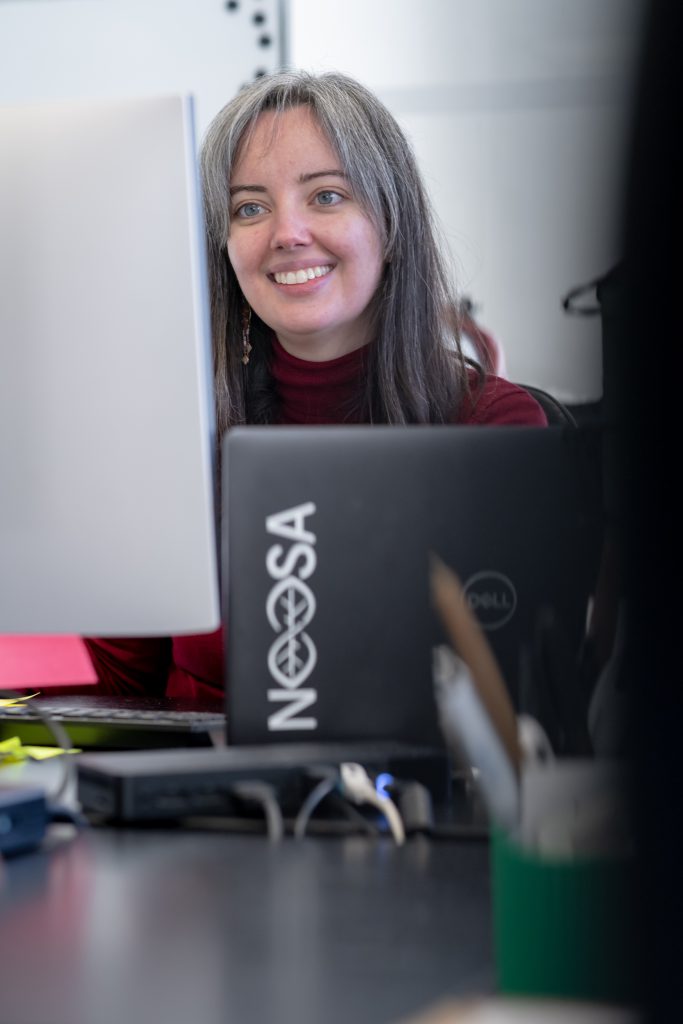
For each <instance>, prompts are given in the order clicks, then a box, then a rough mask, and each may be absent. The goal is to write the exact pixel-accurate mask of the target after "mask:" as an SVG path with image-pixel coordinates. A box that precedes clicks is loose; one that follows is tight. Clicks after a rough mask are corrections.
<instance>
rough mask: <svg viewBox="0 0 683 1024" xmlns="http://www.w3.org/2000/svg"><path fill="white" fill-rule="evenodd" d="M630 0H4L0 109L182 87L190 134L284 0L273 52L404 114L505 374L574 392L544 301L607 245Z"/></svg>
mask: <svg viewBox="0 0 683 1024" xmlns="http://www.w3.org/2000/svg"><path fill="white" fill-rule="evenodd" d="M643 2H644V0H419V2H417V0H241V2H238V5H237V7H236V9H234V10H228V9H227V7H226V4H225V2H224V0H2V2H0V103H13V102H17V101H20V100H33V99H40V100H43V99H49V98H62V97H68V98H71V97H73V96H91V97H99V96H112V95H115V96H121V95H126V96H131V95H136V94H145V95H148V94H150V93H160V92H173V91H182V92H192V93H194V95H195V96H196V98H197V113H198V127H199V132H200V133H201V132H202V131H203V129H204V127H205V126H206V124H208V121H209V120H210V119H211V117H212V116H213V115H214V114H215V113H216V112H217V110H218V109H219V108H220V107H221V106H222V105H223V103H225V102H226V101H227V100H228V99H229V98H230V97H231V96H232V95H233V94H234V92H235V90H236V89H237V88H238V87H239V85H240V84H241V83H242V82H244V81H248V80H250V79H251V78H252V77H253V75H254V74H255V72H256V71H257V70H259V69H263V70H270V69H272V68H274V67H275V66H276V65H277V63H278V59H279V57H280V43H281V35H282V34H281V32H280V24H279V17H278V13H279V11H280V9H281V8H282V10H284V12H285V27H286V32H285V36H286V38H287V39H288V44H289V45H288V50H289V54H288V56H289V60H290V62H291V63H293V64H296V65H300V66H303V67H308V68H315V69H322V68H337V69H339V70H342V71H346V72H347V73H349V74H351V75H354V76H356V77H357V78H359V79H361V81H363V82H365V83H366V84H367V85H369V86H370V87H371V88H373V89H375V90H376V91H377V92H378V93H379V95H380V96H381V97H382V98H383V99H384V101H385V102H386V103H387V104H388V106H389V107H390V109H391V110H392V111H393V112H394V113H395V115H396V116H397V118H398V119H399V121H400V122H401V123H402V124H403V126H404V127H405V129H406V131H407V132H408V134H409V136H410V138H411V139H412V141H413V143H414V145H415V148H416V151H417V154H418V158H419V161H420V163H421V166H422V168H423V171H424V174H425V177H426V180H427V183H428V187H429V189H430V192H431V194H432V197H433V200H434V205H435V208H436V211H437V213H438V215H439V217H440V219H441V221H442V223H443V227H444V232H445V235H446V238H447V241H448V243H449V245H450V249H451V252H452V255H453V263H454V268H455V273H456V276H457V280H458V283H459V286H460V290H461V292H464V293H466V294H468V295H470V296H471V297H472V298H473V300H474V301H475V303H476V305H477V306H478V315H479V317H480V319H481V321H482V323H483V324H484V325H486V326H488V327H489V328H490V329H492V330H493V331H494V333H495V334H496V335H497V336H498V338H499V339H500V341H501V342H502V343H503V345H504V348H505V353H506V360H507V368H508V374H509V376H510V377H512V378H513V379H516V380H519V381H525V382H527V383H530V384H537V385H540V386H542V387H546V388H547V389H548V390H550V391H552V392H554V393H555V394H557V395H559V396H560V397H563V398H568V399H571V400H589V399H592V398H595V397H598V396H599V394H600V392H601V372H600V371H601V354H600V324H599V321H598V320H596V319H578V318H571V317H568V316H566V315H565V314H563V312H562V310H561V305H560V304H561V299H562V297H563V295H564V294H565V293H566V292H567V291H568V290H569V288H571V287H572V286H573V285H575V284H579V283H582V282H583V281H586V280H588V279H590V278H592V277H593V276H595V275H598V274H600V273H602V272H604V271H606V270H608V269H609V268H610V267H611V266H612V264H613V263H614V262H615V261H616V259H617V257H618V242H617V239H616V236H615V222H616V220H617V217H618V207H619V197H620V182H621V177H622V171H623V158H622V149H623V141H624V126H625V124H626V123H627V119H628V112H629V96H630V82H631V73H632V68H633V63H634V52H635V50H636V44H637V42H638V40H639V32H638V22H639V18H638V12H639V10H640V7H641V4H642V3H643ZM259 14H261V15H263V17H264V21H263V22H262V23H261V24H257V23H256V22H255V21H254V17H255V16H258V15H259ZM264 34H267V35H269V36H270V38H271V40H272V44H271V46H270V47H266V48H264V47H261V46H260V45H259V39H260V37H261V36H262V35H264Z"/></svg>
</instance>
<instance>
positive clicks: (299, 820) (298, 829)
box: [293, 771, 339, 839]
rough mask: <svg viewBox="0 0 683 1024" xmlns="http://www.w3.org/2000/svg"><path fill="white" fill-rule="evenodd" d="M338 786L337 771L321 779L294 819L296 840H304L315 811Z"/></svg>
mask: <svg viewBox="0 0 683 1024" xmlns="http://www.w3.org/2000/svg"><path fill="white" fill-rule="evenodd" d="M338 785H339V773H338V772H336V771H330V774H329V775H327V776H326V777H325V778H323V779H321V780H320V782H319V783H318V784H317V786H314V788H313V789H312V790H311V792H310V793H309V794H308V796H307V797H306V799H305V800H304V802H303V803H302V805H301V808H300V809H299V813H298V814H297V816H296V818H295V819H294V827H293V831H294V838H295V839H303V838H304V836H305V834H306V828H307V826H308V822H309V820H310V817H311V815H312V814H313V812H314V810H315V809H316V807H317V806H318V804H320V803H322V801H323V800H324V799H325V797H326V796H328V795H329V794H330V793H333V792H334V791H335V789H336V788H337V786H338Z"/></svg>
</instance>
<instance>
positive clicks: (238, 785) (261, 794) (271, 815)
mask: <svg viewBox="0 0 683 1024" xmlns="http://www.w3.org/2000/svg"><path fill="white" fill-rule="evenodd" d="M230 791H231V793H233V794H234V795H235V796H236V797H239V799H241V800H252V801H253V802H254V803H257V804H260V805H261V806H262V808H263V813H264V815H265V818H266V826H267V828H268V838H269V839H270V840H271V842H273V843H279V842H280V840H281V839H282V837H283V835H284V833H285V824H284V821H283V818H282V811H281V810H280V805H279V804H278V802H277V799H276V798H275V790H274V789H273V787H272V786H270V785H268V783H266V782H256V781H254V782H249V781H245V782H235V783H234V784H233V785H232V786H231V787H230Z"/></svg>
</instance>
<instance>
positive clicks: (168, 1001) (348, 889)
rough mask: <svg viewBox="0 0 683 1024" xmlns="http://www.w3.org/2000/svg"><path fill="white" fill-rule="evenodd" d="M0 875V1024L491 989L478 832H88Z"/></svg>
mask: <svg viewBox="0 0 683 1024" xmlns="http://www.w3.org/2000/svg"><path fill="white" fill-rule="evenodd" d="M4 874H5V877H4V884H3V885H2V887H1V888H0V1022H1V1024H157V1022H159V1024H162V1022H163V1024H233V1022H234V1024H390V1022H391V1024H393V1022H396V1021H399V1020H401V1019H402V1018H404V1017H407V1016H409V1015H411V1014H413V1013H415V1012H416V1011H417V1010H420V1009H422V1008H423V1007H426V1006H428V1005H430V1004H431V1003H433V1002H435V1001H436V1000H438V999H440V998H442V997H443V996H445V995H459V994H470V993H479V994H481V993H486V992H492V991H493V989H494V969H493V950H492V932H491V916H490V902H489V871H488V847H487V845H486V843H483V842H482V841H480V840H469V841H467V840H466V841H460V842H454V841H448V842H447V841H443V840H442V841H428V840H425V839H422V838H417V839H412V840H409V841H408V843H407V844H406V845H405V846H404V847H402V848H397V847H395V846H394V845H393V844H392V843H391V841H390V840H388V839H384V838H383V839H378V840H374V839H368V838H365V837H360V836H359V837H348V838H344V839H338V838H308V839H306V840H304V841H302V842H297V841H295V840H293V839H291V838H289V839H286V840H285V841H283V842H282V843H281V844H279V845H272V844H270V843H269V842H268V841H267V840H266V839H264V838H263V837H261V836H251V835H234V834H225V833H216V832H209V831H204V832H189V831H180V830H173V831H171V830H159V829H154V830H151V829H145V830H142V829H141V830H132V829H122V830H115V829H104V828H100V829H96V828H92V829H89V830H87V831H85V832H83V833H81V834H79V835H78V836H77V837H76V838H75V839H66V838H65V837H63V836H61V837H60V836H59V835H57V836H55V837H53V838H51V839H50V841H49V842H48V844H47V849H45V850H41V851H39V852H35V853H31V854H27V855H23V856H20V857H18V858H14V859H9V860H7V861H6V862H5V872H4Z"/></svg>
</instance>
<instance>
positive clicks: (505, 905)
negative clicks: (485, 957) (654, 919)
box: [491, 830, 639, 1003]
mask: <svg viewBox="0 0 683 1024" xmlns="http://www.w3.org/2000/svg"><path fill="white" fill-rule="evenodd" d="M491 840H492V847H491V859H492V886H493V915H494V943H495V956H496V969H497V975H498V986H499V989H500V990H501V992H504V993H506V994H511V995H537V996H550V997H561V998H575V999H586V1000H597V1001H607V1002H617V1003H623V1002H626V1003H630V1002H633V1001H635V1000H637V998H638V995H639V993H638V991H637V979H638V972H637V970H636V969H635V921H634V917H635V898H636V893H637V887H636V869H635V858H633V857H623V858H618V857H614V858H602V857H600V858H598V857H590V858H589V857H586V858H583V859H579V858H577V859H572V860H569V859H564V858H562V859H560V858H557V859H551V858H546V857H542V856H540V855H538V854H536V853H533V852H530V851H528V850H525V849H523V848H522V847H521V846H519V845H518V844H517V843H515V842H514V841H513V840H511V839H510V838H509V837H508V836H507V835H506V834H504V833H503V832H502V831H497V830H496V831H494V832H493V834H492V837H491Z"/></svg>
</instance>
